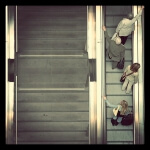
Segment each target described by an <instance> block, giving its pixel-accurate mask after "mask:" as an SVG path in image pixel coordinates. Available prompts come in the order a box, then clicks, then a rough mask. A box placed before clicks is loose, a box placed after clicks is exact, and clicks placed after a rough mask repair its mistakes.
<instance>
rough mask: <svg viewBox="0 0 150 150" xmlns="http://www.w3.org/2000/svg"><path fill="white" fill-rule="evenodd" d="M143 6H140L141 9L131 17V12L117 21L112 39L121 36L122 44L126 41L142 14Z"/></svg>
mask: <svg viewBox="0 0 150 150" xmlns="http://www.w3.org/2000/svg"><path fill="white" fill-rule="evenodd" d="M143 8H144V6H142V7H141V9H140V10H139V12H138V14H137V15H136V16H135V17H133V14H132V13H129V14H128V15H127V18H123V19H122V20H121V21H120V22H119V24H118V26H117V28H116V33H115V34H114V35H113V37H112V40H114V39H115V38H116V36H119V37H120V38H121V43H122V44H123V45H124V44H125V43H126V41H127V38H128V36H129V35H130V34H131V33H132V32H133V31H134V30H135V22H136V21H137V20H138V19H139V17H140V16H141V15H142V10H143Z"/></svg>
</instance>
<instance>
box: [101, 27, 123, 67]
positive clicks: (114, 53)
mask: <svg viewBox="0 0 150 150" xmlns="http://www.w3.org/2000/svg"><path fill="white" fill-rule="evenodd" d="M102 29H103V31H104V35H105V37H106V39H107V41H108V43H109V47H108V49H107V55H108V57H109V59H111V60H112V69H114V68H116V67H117V64H118V62H119V61H120V60H122V59H123V58H124V55H125V47H124V45H122V44H121V38H120V37H117V38H116V39H115V41H114V40H111V39H110V37H109V36H108V33H107V31H106V27H105V26H103V27H102Z"/></svg>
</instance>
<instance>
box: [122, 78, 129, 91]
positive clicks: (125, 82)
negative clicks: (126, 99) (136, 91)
mask: <svg viewBox="0 0 150 150" xmlns="http://www.w3.org/2000/svg"><path fill="white" fill-rule="evenodd" d="M128 82H129V80H128V79H125V81H124V83H123V85H122V91H124V90H125V89H126V87H127V85H128Z"/></svg>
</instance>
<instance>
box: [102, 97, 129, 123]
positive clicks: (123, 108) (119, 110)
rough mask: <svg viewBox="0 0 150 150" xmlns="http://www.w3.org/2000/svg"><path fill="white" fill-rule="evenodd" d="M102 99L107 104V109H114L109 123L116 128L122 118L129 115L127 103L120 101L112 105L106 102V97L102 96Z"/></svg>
mask: <svg viewBox="0 0 150 150" xmlns="http://www.w3.org/2000/svg"><path fill="white" fill-rule="evenodd" d="M103 99H104V100H105V102H106V103H107V106H108V107H111V108H114V109H113V117H112V119H111V123H112V125H113V126H114V125H115V126H117V125H118V124H119V123H120V122H121V121H122V118H123V117H124V116H126V115H128V114H129V113H130V110H129V109H128V102H127V101H125V100H122V101H120V103H119V104H115V105H114V104H111V103H110V102H109V101H108V99H107V97H106V96H103Z"/></svg>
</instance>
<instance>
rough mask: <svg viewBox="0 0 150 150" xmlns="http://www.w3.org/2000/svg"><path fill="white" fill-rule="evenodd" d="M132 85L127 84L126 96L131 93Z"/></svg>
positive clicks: (130, 83)
mask: <svg viewBox="0 0 150 150" xmlns="http://www.w3.org/2000/svg"><path fill="white" fill-rule="evenodd" d="M133 84H134V81H129V84H128V86H127V90H126V94H129V93H130V92H131V88H132V85H133Z"/></svg>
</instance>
